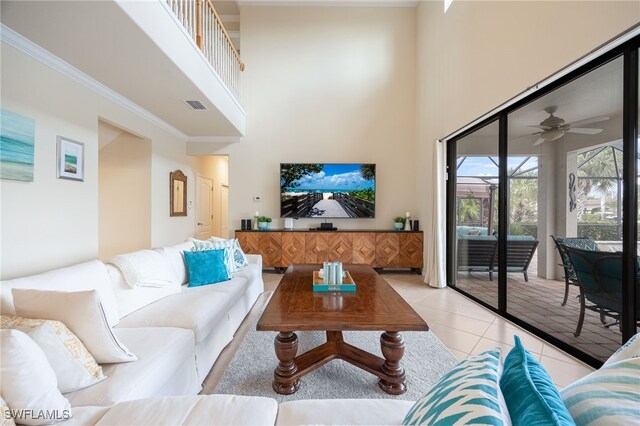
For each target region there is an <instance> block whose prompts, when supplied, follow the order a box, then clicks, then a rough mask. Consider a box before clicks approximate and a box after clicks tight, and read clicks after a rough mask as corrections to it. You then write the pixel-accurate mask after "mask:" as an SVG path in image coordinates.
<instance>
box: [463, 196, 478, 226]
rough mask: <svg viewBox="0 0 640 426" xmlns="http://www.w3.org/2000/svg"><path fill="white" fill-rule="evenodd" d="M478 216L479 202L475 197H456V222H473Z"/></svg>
mask: <svg viewBox="0 0 640 426" xmlns="http://www.w3.org/2000/svg"><path fill="white" fill-rule="evenodd" d="M479 218H480V203H479V201H478V200H477V199H476V198H459V199H458V223H459V224H463V223H467V224H470V223H473V222H475V221H477V220H478V219H479Z"/></svg>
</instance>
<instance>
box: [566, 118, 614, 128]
mask: <svg viewBox="0 0 640 426" xmlns="http://www.w3.org/2000/svg"><path fill="white" fill-rule="evenodd" d="M608 119H609V117H605V116H602V117H591V118H585V119H584V120H579V121H574V122H573V123H567V124H566V126H570V127H580V126H583V125H585V124H591V123H599V122H601V121H607V120H608Z"/></svg>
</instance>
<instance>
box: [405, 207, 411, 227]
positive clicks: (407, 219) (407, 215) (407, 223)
mask: <svg viewBox="0 0 640 426" xmlns="http://www.w3.org/2000/svg"><path fill="white" fill-rule="evenodd" d="M404 230H405V231H411V213H409V212H407V213H405V218H404Z"/></svg>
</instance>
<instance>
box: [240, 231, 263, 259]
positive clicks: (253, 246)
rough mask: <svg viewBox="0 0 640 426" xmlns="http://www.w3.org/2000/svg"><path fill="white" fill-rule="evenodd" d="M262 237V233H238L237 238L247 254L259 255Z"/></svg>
mask: <svg viewBox="0 0 640 426" xmlns="http://www.w3.org/2000/svg"><path fill="white" fill-rule="evenodd" d="M260 237H261V233H260V232H236V238H237V239H238V242H239V243H240V247H241V248H242V251H243V252H245V253H250V254H258V247H259V244H258V241H259V240H260Z"/></svg>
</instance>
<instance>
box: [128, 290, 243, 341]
mask: <svg viewBox="0 0 640 426" xmlns="http://www.w3.org/2000/svg"><path fill="white" fill-rule="evenodd" d="M246 288H247V280H246V279H245V278H241V277H237V278H233V279H231V280H229V281H225V282H223V283H219V284H216V285H208V286H201V287H191V288H186V287H185V288H184V290H183V292H182V293H180V294H175V295H172V296H171V297H166V298H164V299H161V300H158V301H157V302H154V303H152V304H150V305H148V306H145V307H144V308H142V309H139V310H137V311H136V312H133V313H132V314H129V315H127V316H126V317H124V318H122V319H121V320H120V324H118V327H119V328H130V327H179V328H186V329H189V330H192V331H193V333H194V335H195V339H196V342H198V343H200V342H201V341H202V340H204V339H205V338H206V337H207V336H208V335H209V333H210V332H211V330H212V329H213V328H214V327H215V325H216V324H217V323H218V322H219V321H222V320H223V318H225V316H226V315H227V311H228V309H229V308H230V307H231V306H233V304H235V303H236V302H237V301H238V300H239V299H240V297H241V296H242V294H243V293H244V292H245V290H246Z"/></svg>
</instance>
